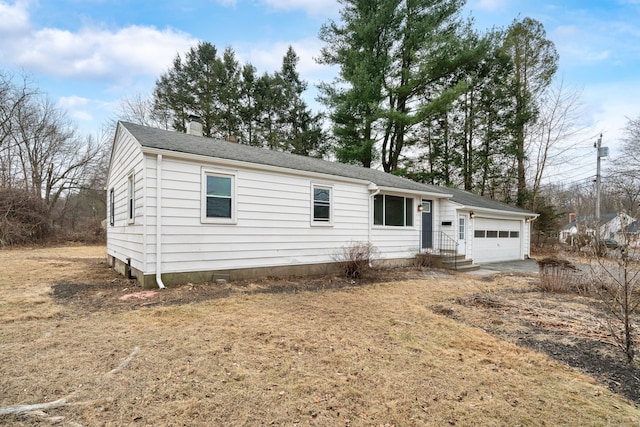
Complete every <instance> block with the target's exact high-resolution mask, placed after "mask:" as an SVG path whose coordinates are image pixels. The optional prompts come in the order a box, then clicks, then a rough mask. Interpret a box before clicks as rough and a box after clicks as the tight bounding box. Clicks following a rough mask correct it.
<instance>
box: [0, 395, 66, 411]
mask: <svg viewBox="0 0 640 427" xmlns="http://www.w3.org/2000/svg"><path fill="white" fill-rule="evenodd" d="M72 396H73V393H72V394H70V395H69V396H66V397H63V398H62V399H58V400H54V401H53V402H46V403H36V404H33V405H16V406H5V407H4V408H0V415H10V414H21V413H24V412H31V411H40V410H43V409H54V408H60V407H61V406H65V405H66V404H67V403H68V402H69V399H70V398H71V397H72Z"/></svg>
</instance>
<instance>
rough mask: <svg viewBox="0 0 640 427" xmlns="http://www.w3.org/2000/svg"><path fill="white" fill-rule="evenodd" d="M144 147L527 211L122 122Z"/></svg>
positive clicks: (352, 168) (369, 172)
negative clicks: (339, 178) (363, 181)
mask: <svg viewBox="0 0 640 427" xmlns="http://www.w3.org/2000/svg"><path fill="white" fill-rule="evenodd" d="M120 124H121V125H122V126H123V127H124V128H125V129H127V130H128V131H129V132H130V133H131V135H133V136H134V137H135V138H136V139H137V140H138V142H139V143H140V144H141V145H142V146H143V147H148V148H154V149H159V150H168V151H173V152H177V153H186V154H196V155H201V156H207V157H214V158H220V159H228V160H236V161H241V162H248V163H254V164H260V165H266V166H276V167H282V168H287V169H294V170H298V171H305V172H315V173H320V174H326V175H332V176H341V177H345V178H355V179H361V180H365V181H370V182H373V183H375V184H376V185H377V186H379V187H389V188H397V189H399V190H410V191H418V192H424V193H434V194H442V196H443V197H447V195H451V194H452V195H453V197H452V198H451V200H453V201H454V202H457V203H460V204H461V205H465V206H473V207H478V208H488V209H496V210H504V211H509V212H517V213H527V212H526V211H523V210H522V209H518V208H514V207H512V206H509V205H506V204H503V203H500V202H496V201H494V200H490V199H486V198H484V197H480V196H477V195H475V194H472V193H469V192H467V191H463V190H458V189H453V188H445V187H439V186H435V185H428V184H422V183H419V182H415V181H411V180H410V179H407V178H402V177H399V176H395V175H392V174H389V173H386V172H383V171H379V170H375V169H370V168H364V167H360V166H356V165H348V164H344V163H339V162H330V161H326V160H321V159H316V158H312V157H305V156H299V155H296V154H290V153H283V152H279V151H273V150H266V149H264V148H259V147H252V146H249V145H243V144H237V143H233V142H227V141H222V140H216V139H211V138H205V137H201V136H194V135H188V134H185V133H181V132H173V131H167V130H163V129H156V128H151V127H147V126H141V125H137V124H134V123H128V122H120Z"/></svg>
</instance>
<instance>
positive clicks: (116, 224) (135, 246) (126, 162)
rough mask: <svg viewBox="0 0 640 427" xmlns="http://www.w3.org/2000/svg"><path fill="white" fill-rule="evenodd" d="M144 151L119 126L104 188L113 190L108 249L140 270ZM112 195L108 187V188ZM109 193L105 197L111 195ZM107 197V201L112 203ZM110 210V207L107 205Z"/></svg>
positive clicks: (114, 255)
mask: <svg viewBox="0 0 640 427" xmlns="http://www.w3.org/2000/svg"><path fill="white" fill-rule="evenodd" d="M144 174H145V169H144V167H143V155H142V152H141V151H140V145H139V144H138V143H137V141H135V139H133V138H132V137H131V135H130V134H129V133H128V132H127V131H126V130H124V129H122V128H120V132H118V135H117V139H116V140H115V141H114V147H113V153H112V157H111V161H110V170H109V175H108V178H107V179H108V181H107V188H109V189H112V190H113V193H112V194H113V199H112V201H113V210H112V212H113V215H112V219H110V222H111V223H112V224H113V225H110V226H109V227H108V228H107V253H108V254H109V255H111V256H113V257H115V258H118V259H119V260H121V261H123V262H126V261H127V258H129V259H131V266H132V267H134V268H136V269H139V270H143V268H144V263H145V256H144V240H145V237H144V226H143V224H144V220H143V219H142V218H143V216H144V215H145V189H144V181H145V179H144ZM131 176H133V188H132V193H133V204H132V211H133V220H131V219H130V215H129V212H130V208H129V206H130V198H129V177H131ZM109 193H110V195H111V191H110V192H109ZM110 195H109V196H108V197H110ZM112 201H111V200H108V203H110V204H111V203H112ZM110 210H111V209H110Z"/></svg>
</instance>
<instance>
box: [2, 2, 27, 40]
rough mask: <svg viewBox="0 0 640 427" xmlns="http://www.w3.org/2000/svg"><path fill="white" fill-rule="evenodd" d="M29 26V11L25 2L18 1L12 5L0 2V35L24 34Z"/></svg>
mask: <svg viewBox="0 0 640 427" xmlns="http://www.w3.org/2000/svg"><path fill="white" fill-rule="evenodd" d="M29 28H30V25H29V13H28V12H27V3H26V2H24V1H19V2H16V3H15V4H14V5H9V4H7V3H4V2H2V3H0V36H2V37H6V36H7V35H11V34H25V33H27V32H28V31H29Z"/></svg>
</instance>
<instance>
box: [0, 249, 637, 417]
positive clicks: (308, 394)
mask: <svg viewBox="0 0 640 427" xmlns="http://www.w3.org/2000/svg"><path fill="white" fill-rule="evenodd" d="M77 250H78V254H76V255H72V257H74V258H76V259H77V261H75V262H73V263H72V265H71V266H68V265H67V266H64V268H63V270H66V269H69V270H71V269H75V274H76V276H75V277H72V276H71V275H70V274H69V271H64V272H57V269H56V268H53V267H51V266H50V264H48V263H49V262H55V263H63V262H64V261H63V260H62V258H64V257H61V256H60V252H58V251H56V250H52V251H51V252H50V254H47V253H46V252H41V253H39V254H38V256H39V257H40V258H39V260H40V261H39V262H40V267H42V268H47V269H48V271H49V272H48V276H49V277H48V278H45V277H44V275H42V276H40V279H38V280H42V282H40V283H39V284H38V286H43V287H47V286H48V287H50V286H51V285H52V284H54V283H66V284H67V285H66V287H65V288H64V289H66V290H67V291H68V293H67V294H65V295H66V296H65V297H64V298H62V297H61V296H60V295H58V296H57V297H50V298H49V299H48V300H47V301H46V302H44V303H43V304H42V305H43V306H44V308H46V309H47V310H49V309H51V310H54V309H55V310H58V314H57V315H54V316H48V317H44V318H43V317H34V318H31V319H30V320H26V319H24V318H20V317H19V316H18V314H16V313H21V312H23V310H25V306H24V305H23V304H22V303H21V304H18V305H16V306H11V305H10V306H9V307H13V308H10V310H9V312H7V313H4V315H6V317H7V320H4V319H0V322H2V323H1V324H2V328H0V342H1V343H2V345H3V348H2V352H0V375H1V376H2V378H3V385H2V392H1V393H0V407H6V406H10V405H17V404H32V403H38V402H51V401H55V400H57V399H60V398H62V397H65V396H69V395H72V398H71V399H69V404H67V405H65V406H61V407H58V408H53V409H50V410H45V411H44V414H39V415H34V416H35V417H36V418H34V419H33V421H29V420H28V419H25V418H24V417H23V416H21V415H10V416H5V417H3V418H2V419H1V422H2V423H3V424H5V425H15V426H18V425H24V424H25V423H29V422H33V423H34V424H36V423H37V424H38V425H51V424H53V423H54V422H58V423H60V422H63V423H66V425H76V426H77V425H83V426H90V425H105V426H116V425H190V426H200V425H201V426H208V425H238V426H241V425H246V426H255V425H309V426H311V425H315V426H345V425H350V426H379V425H396V426H401V425H425V426H442V425H482V426H491V425H496V426H497V425H505V423H508V424H510V425H549V426H551V425H576V426H582V425H607V424H610V425H637V424H638V422H640V414H639V412H638V410H637V409H635V408H634V406H633V405H631V404H629V402H628V401H626V400H624V399H623V398H621V397H620V396H618V395H615V394H613V393H611V392H609V391H608V390H607V389H606V388H603V387H602V386H600V385H598V384H597V383H596V381H595V380H593V379H592V378H590V377H587V376H585V375H582V374H580V373H577V372H576V371H574V370H572V369H570V368H568V367H567V366H566V365H564V364H561V363H558V362H556V361H554V360H552V359H550V358H548V357H547V356H545V355H543V354H541V353H537V352H533V351H530V350H528V349H526V348H522V347H519V346H517V345H515V344H514V343H510V342H506V341H504V340H501V339H498V338H496V337H493V336H492V335H490V334H488V333H487V332H485V331H483V330H482V329H480V328H477V327H470V326H467V325H466V324H465V323H462V322H459V321H457V320H455V319H452V318H450V317H447V316H445V315H442V314H437V313H434V312H433V311H432V310H431V308H430V307H432V306H434V305H441V306H443V307H447V306H451V307H454V312H455V311H456V310H458V306H457V305H456V303H455V302H454V301H455V300H456V299H461V298H465V297H467V296H468V295H471V294H477V293H479V292H490V291H496V290H498V289H500V288H503V287H509V288H512V289H518V288H519V287H523V288H524V287H526V286H529V285H530V284H529V282H528V281H530V280H531V279H530V278H527V277H518V276H513V277H507V276H505V277H500V276H497V277H493V278H492V279H490V280H478V279H479V278H476V277H474V276H465V275H448V274H434V273H433V272H428V274H423V273H422V272H418V271H416V270H412V271H411V272H405V273H403V274H399V273H398V275H397V277H398V278H403V279H406V280H402V281H395V280H391V279H392V277H389V279H390V281H388V282H385V283H373V282H370V283H366V284H362V283H356V284H352V283H351V282H350V281H348V282H342V281H340V280H338V279H331V278H325V280H326V283H325V284H324V285H325V286H324V287H322V286H319V283H316V282H313V281H310V282H309V283H308V284H305V282H304V281H297V282H296V283H294V281H290V282H289V283H284V282H275V281H254V282H252V283H246V284H235V285H234V284H229V285H228V286H227V287H223V289H224V290H225V292H221V291H220V290H219V289H216V288H215V285H209V287H208V288H204V287H200V286H199V285H192V286H191V287H189V286H186V287H180V288H176V289H168V290H166V291H162V292H160V293H159V294H158V295H157V296H153V297H151V298H149V299H147V300H138V299H128V300H125V301H121V300H119V297H120V296H122V295H126V294H131V293H134V292H137V291H139V290H140V289H139V288H138V289H134V288H132V284H131V283H130V282H127V281H121V279H120V278H119V277H118V276H116V275H115V274H114V273H112V272H109V271H108V270H105V269H106V265H103V264H101V262H102V258H103V248H97V247H94V248H85V249H81V248H77ZM85 250H86V251H87V252H86V253H85V255H80V254H79V253H80V252H83V251H85ZM9 252H12V251H2V252H0V258H2V261H4V262H9V258H12V259H13V261H12V262H15V263H16V264H15V266H17V265H20V264H21V262H22V261H23V260H22V258H27V257H28V256H29V253H28V252H23V251H13V252H12V253H11V254H10V256H8V253H9ZM62 252H63V253H65V255H66V257H69V256H70V255H69V250H67V249H64V250H62ZM20 253H22V255H21V256H20ZM89 253H93V255H89ZM49 256H51V258H48V257H49ZM30 262H36V261H35V260H34V259H32V260H31V261H30ZM47 266H49V267H47ZM33 267H34V268H37V266H36V265H35V264H34V265H33ZM94 267H95V268H94ZM37 274H38V275H40V272H38V273H37ZM332 280H333V281H332ZM36 282H37V281H36ZM32 283H33V282H32V281H26V280H25V277H21V276H16V277H14V279H12V280H10V281H8V282H3V284H2V286H3V288H4V287H13V288H14V289H15V290H16V291H15V292H13V293H11V294H10V295H11V297H10V300H9V301H8V302H9V303H10V304H11V302H12V301H11V300H12V299H14V298H19V296H20V295H19V294H20V293H19V292H18V291H17V290H18V289H20V288H24V289H28V288H29V287H31V286H33V285H32ZM283 283H284V285H283ZM74 284H76V285H77V286H78V287H79V288H80V290H79V291H77V292H72V288H73V285H74ZM285 285H286V286H285ZM278 286H280V287H281V288H279V289H280V291H279V292H267V291H266V289H274V288H277V287H278ZM60 289H63V288H60ZM207 289H208V290H209V291H210V292H211V293H210V294H208V293H207ZM190 295H191V296H190ZM154 299H155V300H154ZM63 300H64V301H67V302H66V303H65V304H61V301H63ZM147 302H154V303H155V304H153V305H147V306H144V305H140V304H143V303H147ZM136 348H139V350H138V351H137V352H136V353H135V356H134V357H133V358H131V360H129V362H128V363H127V364H126V366H123V367H122V368H120V369H119V367H121V365H122V363H123V361H125V360H127V359H128V358H129V356H130V355H131V354H132V353H133V350H134V349H136ZM114 369H116V371H115V372H114V373H113V374H111V375H105V373H108V372H111V371H113V370H114ZM55 417H63V418H62V420H60V419H57V421H56V419H55ZM72 423H74V424H72ZM63 425H65V424H63Z"/></svg>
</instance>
